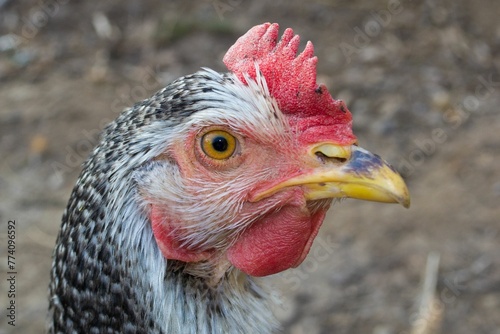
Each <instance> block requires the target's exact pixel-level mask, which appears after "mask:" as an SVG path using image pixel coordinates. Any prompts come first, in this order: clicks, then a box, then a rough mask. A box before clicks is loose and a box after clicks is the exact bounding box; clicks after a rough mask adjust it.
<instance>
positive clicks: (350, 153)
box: [253, 143, 410, 208]
mask: <svg viewBox="0 0 500 334" xmlns="http://www.w3.org/2000/svg"><path fill="white" fill-rule="evenodd" d="M308 154H309V159H308V160H309V161H314V162H313V163H312V164H314V166H311V167H312V168H310V169H307V171H306V172H304V173H303V174H300V175H298V176H294V177H292V178H289V179H286V180H285V181H283V182H281V183H279V184H276V185H274V186H272V187H270V188H268V189H265V190H263V191H262V192H259V193H258V194H256V196H255V197H254V198H253V200H254V201H258V200H260V199H262V198H265V197H268V196H270V195H272V194H274V193H275V192H277V191H279V190H280V189H283V188H286V187H291V186H302V187H303V189H304V194H305V197H306V199H307V200H317V199H324V198H345V197H350V198H357V199H363V200H368V201H376V202H385V203H399V204H401V205H403V206H404V207H405V208H408V207H409V206H410V194H409V192H408V188H407V187H406V184H405V182H404V181H403V178H402V177H401V175H399V173H398V172H397V171H396V170H395V169H394V168H393V167H392V166H391V165H389V164H388V163H387V162H386V161H384V160H383V159H382V158H381V157H379V156H378V155H376V154H373V153H370V152H368V151H367V150H365V149H363V148H361V147H358V146H355V145H352V146H339V145H335V144H331V143H320V144H316V145H313V146H311V147H310V149H309V152H308ZM311 158H313V159H311Z"/></svg>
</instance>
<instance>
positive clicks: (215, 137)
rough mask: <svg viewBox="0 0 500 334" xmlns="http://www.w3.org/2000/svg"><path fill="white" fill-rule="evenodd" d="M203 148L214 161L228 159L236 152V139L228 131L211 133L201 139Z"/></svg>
mask: <svg viewBox="0 0 500 334" xmlns="http://www.w3.org/2000/svg"><path fill="white" fill-rule="evenodd" d="M201 148H202V150H203V152H204V153H205V154H206V155H207V156H208V157H210V158H212V159H217V160H224V159H228V158H230V157H231V156H232V155H233V153H234V151H235V150H236V138H234V136H233V135H231V134H230V133H228V132H226V131H222V130H214V131H210V132H207V133H205V134H204V135H203V137H201Z"/></svg>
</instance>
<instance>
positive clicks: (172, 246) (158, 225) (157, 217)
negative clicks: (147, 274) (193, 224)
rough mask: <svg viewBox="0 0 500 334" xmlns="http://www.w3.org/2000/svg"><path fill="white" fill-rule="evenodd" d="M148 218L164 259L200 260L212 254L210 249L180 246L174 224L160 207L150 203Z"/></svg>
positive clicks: (206, 258)
mask: <svg viewBox="0 0 500 334" xmlns="http://www.w3.org/2000/svg"><path fill="white" fill-rule="evenodd" d="M150 220H151V227H152V229H153V235H154V237H155V240H156V243H157V245H158V247H159V248H160V251H161V253H162V254H163V256H164V257H165V259H167V260H178V261H182V262H200V261H204V260H208V259H209V258H210V257H211V256H212V254H213V252H212V251H196V250H191V249H188V248H186V247H185V246H182V245H181V244H180V243H179V241H178V238H177V237H176V231H175V229H174V224H172V222H171V221H170V220H169V219H168V218H166V216H165V214H164V212H163V211H162V210H161V208H159V207H158V206H157V205H155V204H151V214H150Z"/></svg>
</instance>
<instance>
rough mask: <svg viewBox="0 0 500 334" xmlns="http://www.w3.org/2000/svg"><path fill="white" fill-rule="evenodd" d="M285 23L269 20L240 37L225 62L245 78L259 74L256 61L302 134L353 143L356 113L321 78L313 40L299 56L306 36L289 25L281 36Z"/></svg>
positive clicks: (306, 137) (314, 139)
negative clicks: (317, 71) (317, 68)
mask: <svg viewBox="0 0 500 334" xmlns="http://www.w3.org/2000/svg"><path fill="white" fill-rule="evenodd" d="M278 37H279V26H278V24H276V23H273V24H270V23H264V24H261V25H258V26H255V27H253V28H252V29H250V30H249V31H248V32H247V33H246V34H245V35H243V36H242V37H240V38H239V39H238V40H237V41H236V43H235V44H234V45H233V46H232V47H231V48H230V49H229V50H228V51H227V53H226V55H225V56H224V59H223V61H224V64H226V66H227V68H228V69H229V70H230V71H231V72H233V73H234V74H236V75H237V76H238V78H239V79H240V80H241V81H242V82H245V78H244V75H245V74H248V75H249V76H250V77H251V78H253V79H255V77H256V73H255V64H258V66H259V70H260V72H262V75H263V76H264V78H265V79H266V82H267V86H268V88H269V92H270V94H271V96H273V97H274V98H275V99H276V100H277V102H278V106H279V107H280V109H281V111H282V112H283V113H285V114H287V115H289V116H290V121H291V123H293V125H294V128H295V129H296V130H297V131H298V132H300V133H301V139H302V140H305V141H307V142H309V143H312V142H318V141H319V140H329V141H334V142H336V143H338V144H352V143H353V142H355V141H356V137H355V136H354V134H353V133H352V116H351V113H350V112H349V110H348V109H347V107H346V106H345V104H344V102H343V101H340V100H334V99H333V98H332V96H331V95H330V93H328V90H327V88H326V87H325V86H324V85H318V84H317V83H316V62H317V61H318V58H317V57H315V56H314V48H313V45H312V43H311V42H307V45H306V47H305V49H304V51H303V52H302V53H300V54H299V55H298V56H297V51H298V48H299V44H300V37H299V36H298V35H294V34H293V30H292V29H290V28H288V29H286V30H285V32H284V33H283V36H282V37H281V40H280V41H278Z"/></svg>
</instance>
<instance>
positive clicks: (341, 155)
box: [311, 143, 351, 163]
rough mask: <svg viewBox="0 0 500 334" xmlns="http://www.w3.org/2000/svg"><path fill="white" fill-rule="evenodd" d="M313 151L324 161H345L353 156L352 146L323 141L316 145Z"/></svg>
mask: <svg viewBox="0 0 500 334" xmlns="http://www.w3.org/2000/svg"><path fill="white" fill-rule="evenodd" d="M311 151H312V152H311V153H313V154H314V155H315V156H316V157H317V158H318V159H320V160H321V161H322V162H335V163H344V162H346V161H347V160H349V159H350V157H351V147H350V146H340V145H335V144H330V143H323V144H319V145H316V146H314V147H313V148H312V150H311Z"/></svg>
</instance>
